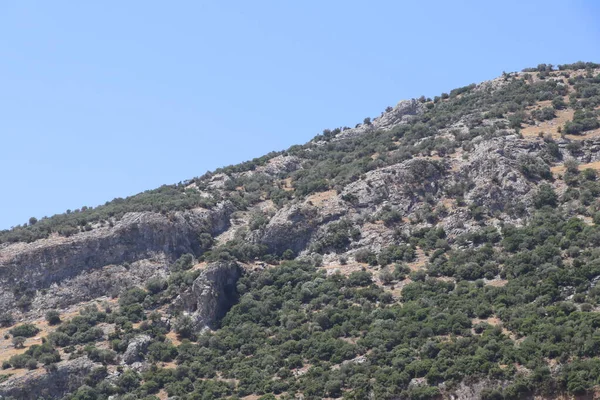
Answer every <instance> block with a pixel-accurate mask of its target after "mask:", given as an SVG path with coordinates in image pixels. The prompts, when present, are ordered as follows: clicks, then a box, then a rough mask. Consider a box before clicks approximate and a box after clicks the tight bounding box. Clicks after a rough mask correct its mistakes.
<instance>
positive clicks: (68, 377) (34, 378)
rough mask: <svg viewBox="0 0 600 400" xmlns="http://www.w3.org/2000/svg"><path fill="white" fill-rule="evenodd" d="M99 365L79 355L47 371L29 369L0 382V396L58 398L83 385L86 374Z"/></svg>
mask: <svg viewBox="0 0 600 400" xmlns="http://www.w3.org/2000/svg"><path fill="white" fill-rule="evenodd" d="M100 366H101V365H100V364H97V363H94V362H92V361H90V360H89V359H88V358H87V357H80V358H77V359H75V360H70V361H61V362H60V363H58V364H56V365H55V367H56V368H54V369H53V370H51V371H50V372H48V373H43V372H42V371H40V370H34V371H29V372H27V373H26V374H25V375H23V376H20V377H16V378H12V379H9V380H7V381H6V382H4V383H2V384H0V398H13V399H19V400H38V399H45V398H48V399H60V398H61V397H62V396H64V395H65V394H67V393H68V392H69V391H71V390H75V389H77V388H78V387H80V386H81V385H83V384H84V382H85V378H86V376H87V374H88V373H89V372H90V371H92V369H94V368H97V367H100Z"/></svg>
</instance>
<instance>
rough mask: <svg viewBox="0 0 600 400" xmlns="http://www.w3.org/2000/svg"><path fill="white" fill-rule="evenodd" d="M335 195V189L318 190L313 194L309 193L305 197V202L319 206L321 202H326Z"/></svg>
mask: <svg viewBox="0 0 600 400" xmlns="http://www.w3.org/2000/svg"><path fill="white" fill-rule="evenodd" d="M336 197H337V192H336V191H335V190H328V191H326V192H319V193H315V194H313V195H310V196H308V197H307V198H306V202H307V203H311V204H312V205H314V206H316V207H320V206H322V205H323V203H326V202H327V201H329V200H332V199H334V198H336Z"/></svg>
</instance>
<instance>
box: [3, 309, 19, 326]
mask: <svg viewBox="0 0 600 400" xmlns="http://www.w3.org/2000/svg"><path fill="white" fill-rule="evenodd" d="M14 323H15V319H14V317H13V316H12V314H11V313H8V312H7V313H2V314H0V326H3V327H9V326H12V325H13V324H14Z"/></svg>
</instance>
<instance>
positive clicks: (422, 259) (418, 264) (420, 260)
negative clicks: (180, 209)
mask: <svg viewBox="0 0 600 400" xmlns="http://www.w3.org/2000/svg"><path fill="white" fill-rule="evenodd" d="M416 256H417V258H416V260H415V261H413V262H411V263H408V267H409V268H410V270H411V271H419V270H421V269H423V267H424V266H425V264H426V263H427V261H428V257H427V256H426V255H425V252H424V251H423V250H422V249H421V248H420V247H417V251H416Z"/></svg>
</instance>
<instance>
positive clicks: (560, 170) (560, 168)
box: [550, 161, 600, 175]
mask: <svg viewBox="0 0 600 400" xmlns="http://www.w3.org/2000/svg"><path fill="white" fill-rule="evenodd" d="M588 168H590V169H593V170H596V171H600V161H594V162H591V163H587V164H579V166H578V167H577V169H578V170H580V171H583V170H586V169H588ZM565 171H566V168H565V166H564V165H563V164H561V165H555V166H554V167H552V168H550V172H552V173H553V174H556V175H562V174H564V173H565Z"/></svg>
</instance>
